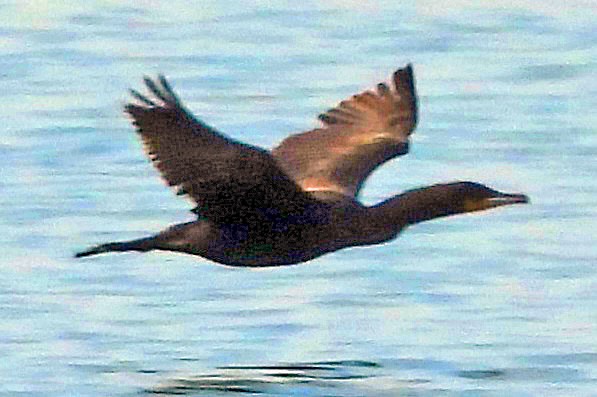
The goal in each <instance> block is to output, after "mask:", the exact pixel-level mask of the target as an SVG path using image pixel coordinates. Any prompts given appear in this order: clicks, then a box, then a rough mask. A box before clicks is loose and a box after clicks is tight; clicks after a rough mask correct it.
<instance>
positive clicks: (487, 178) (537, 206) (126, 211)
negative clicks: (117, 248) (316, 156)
mask: <svg viewBox="0 0 597 397" xmlns="http://www.w3.org/2000/svg"><path fill="white" fill-rule="evenodd" d="M82 4H83V3H81V5H74V4H69V5H60V4H53V5H52V6H43V4H42V3H41V2H6V3H5V4H4V5H2V6H1V7H0V15H1V17H2V20H3V21H4V23H3V27H2V28H0V38H1V39H0V64H1V66H2V68H1V69H0V70H1V71H0V84H1V85H2V87H3V90H2V95H1V97H0V101H1V103H0V105H1V106H0V109H2V110H1V112H2V114H3V117H2V120H3V127H2V128H1V129H0V131H1V132H0V165H1V170H2V178H1V181H0V191H1V192H2V194H1V195H0V225H1V226H2V230H3V233H1V234H0V248H1V249H2V254H3V259H2V261H0V263H1V266H0V316H1V317H2V319H3V320H2V321H1V322H0V353H1V355H2V357H3V360H1V362H0V395H1V396H20V395H22V396H31V395H40V396H65V395H73V396H75V395H76V396H107V395H109V396H130V395H157V394H159V395H188V396H192V395H206V396H215V395H239V396H240V395H251V394H253V395H255V394H258V395H264V396H288V395H309V396H364V395H366V396H396V395H415V396H460V395H463V396H503V395H516V396H536V395H561V396H570V395H574V396H590V395H594V390H597V381H596V377H597V365H596V364H597V330H596V328H595V324H597V315H596V313H597V294H596V292H595V291H597V288H596V287H597V276H596V275H595V274H596V271H595V264H596V263H597V245H596V244H595V243H596V241H595V237H594V235H595V232H594V231H595V230H596V228H597V223H596V222H595V219H596V215H597V201H596V200H595V197H597V195H596V193H597V183H596V182H595V175H597V162H595V156H596V154H597V138H596V137H597V135H596V134H595V127H594V126H595V117H594V114H595V112H594V110H595V108H596V105H597V104H596V101H595V98H596V97H597V96H596V95H595V94H596V86H595V79H594V73H595V59H596V55H597V54H596V51H595V42H596V40H595V39H596V35H595V31H596V30H595V25H594V21H593V19H594V18H593V17H592V12H591V9H590V7H589V5H590V3H588V2H583V1H573V2H568V3H566V5H563V4H559V3H558V4H557V5H556V4H555V3H554V2H544V3H542V4H541V5H538V4H536V3H534V2H526V1H523V2H516V3H511V2H497V3H492V4H493V5H492V6H486V7H483V8H471V7H470V4H468V2H462V4H460V2H455V3H451V4H452V5H451V6H450V7H443V8H442V7H439V6H438V4H437V3H436V2H425V1H424V2H417V3H416V5H415V4H414V3H413V4H408V5H407V4H403V5H402V6H401V7H399V6H398V5H397V4H398V3H395V2H379V3H377V2H365V3H361V2H354V3H353V2H350V1H332V2H326V5H323V6H322V5H318V3H314V2H305V3H301V4H302V5H296V4H294V3H293V2H288V3H285V2H280V3H276V4H268V3H267V2H258V3H257V5H255V4H250V5H249V4H242V3H241V4H240V5H239V3H236V2H234V3H232V2H203V3H202V5H201V6H194V8H191V7H190V5H189V4H190V3H187V2H169V3H168V5H166V3H156V2H139V3H135V5H131V6H124V5H123V3H119V2H113V1H95V2H87V3H85V5H82ZM44 7H45V8H44ZM407 62H412V63H413V64H414V67H415V73H416V77H417V83H418V90H419V94H420V105H421V117H420V120H421V122H420V124H419V128H418V129H417V132H416V134H415V135H414V136H413V146H412V147H413V150H412V152H411V153H410V154H409V155H408V156H407V157H404V158H402V159H399V160H397V161H394V162H391V163H390V164H388V165H386V166H385V167H383V169H380V170H379V171H378V172H376V173H375V174H374V175H373V177H372V178H371V179H370V180H369V181H368V183H367V185H366V187H365V189H364V192H363V195H364V196H363V200H364V201H365V202H367V203H373V202H376V201H379V200H382V199H384V198H386V197H388V196H389V195H392V194H395V193H397V192H400V191H402V190H404V189H408V188H412V187H416V186H421V185H425V184H431V183H437V182H445V181H452V180H475V181H479V182H482V183H485V184H488V185H490V186H493V187H495V188H497V189H499V190H503V191H523V192H525V193H527V194H529V195H530V196H531V198H532V201H533V203H532V205H531V206H517V207H511V208H504V209H500V210H496V211H492V212H487V213H483V214H478V215H466V216H459V217H454V218H450V219H445V220H438V221H434V222H429V223H426V224H421V225H418V226H417V227H414V228H412V229H410V230H408V231H406V232H405V233H404V234H403V235H402V236H401V238H400V239H398V240H397V241H395V242H392V243H390V244H386V245H382V246H377V247H369V248H355V249H348V250H343V251H340V252H337V253H334V254H331V255H327V256H324V257H322V258H320V259H317V260H314V261H311V262H309V263H307V264H304V265H301V266H294V267H287V268H278V269H267V270H247V269H231V268H227V267H222V266H217V265H214V264H213V263H210V262H209V261H207V260H203V259H200V258H194V257H190V256H184V255H176V254H165V253H151V254H145V255H140V254H134V253H133V254H121V255H111V256H99V257H95V258H89V259H87V260H75V259H73V258H72V255H73V253H74V252H76V251H77V250H80V249H82V248H84V247H86V246H87V245H89V244H93V243H99V242H104V241H111V240H122V239H129V238H135V237H140V236H144V235H146V234H149V233H154V232H157V231H159V230H161V229H163V228H164V227H166V226H167V225H170V224H172V223H176V222H181V221H184V220H188V219H191V218H192V216H191V214H190V213H189V212H188V210H189V209H190V208H192V207H191V204H190V203H188V202H185V201H184V200H181V199H179V198H176V197H175V196H174V195H173V194H172V192H171V191H169V189H168V188H166V187H165V186H164V185H163V183H162V182H161V181H160V179H159V177H158V175H157V172H156V171H155V170H154V169H153V168H152V167H151V165H150V164H149V163H148V161H147V160H146V158H145V156H144V154H143V153H142V150H141V145H140V143H139V142H138V141H137V138H136V136H135V134H134V133H133V130H132V128H131V127H130V125H129V123H128V121H127V120H126V119H125V118H124V117H123V116H122V112H121V106H122V104H123V103H124V102H125V101H126V100H127V96H126V90H127V89H128V88H129V87H136V88H140V87H141V77H142V75H144V74H149V75H152V74H155V73H157V72H163V73H165V74H166V75H167V76H168V77H169V78H170V79H171V81H172V84H173V86H174V87H175V89H176V91H177V92H178V93H179V94H180V96H181V98H182V99H183V100H184V101H185V103H186V104H187V106H188V107H189V108H190V109H191V110H192V111H193V112H195V113H196V114H197V115H199V116H200V117H201V118H202V119H203V120H205V121H206V122H208V123H211V124H213V125H216V126H217V127H218V128H220V129H221V130H223V131H226V132H227V133H228V134H230V135H231V136H233V137H235V138H237V139H241V140H245V141H247V142H251V143H253V144H258V145H263V146H266V147H272V146H274V145H276V144H277V143H278V142H279V141H280V140H281V139H283V138H284V137H285V136H286V135H288V134H289V133H292V132H297V131H302V130H305V129H308V128H312V127H314V126H316V125H317V123H316V118H315V116H316V115H317V114H318V113H319V112H321V111H323V110H325V109H327V108H329V107H331V106H333V105H335V104H336V103H337V102H338V101H339V100H341V99H344V98H346V97H347V96H349V95H351V94H353V93H356V92H359V91H360V90H362V89H365V88H368V87H372V86H373V85H374V84H376V83H377V82H379V81H381V80H384V79H387V78H389V76H390V74H391V72H393V71H394V70H395V69H396V68H398V67H401V66H403V65H404V64H406V63H407Z"/></svg>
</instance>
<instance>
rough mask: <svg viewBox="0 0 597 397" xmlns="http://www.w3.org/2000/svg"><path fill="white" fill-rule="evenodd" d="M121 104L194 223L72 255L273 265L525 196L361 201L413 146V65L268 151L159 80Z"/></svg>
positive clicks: (455, 186) (435, 190) (469, 185)
mask: <svg viewBox="0 0 597 397" xmlns="http://www.w3.org/2000/svg"><path fill="white" fill-rule="evenodd" d="M144 81H145V85H146V86H147V89H148V91H149V95H143V94H141V93H139V92H138V91H135V90H131V95H132V97H133V98H134V102H132V103H129V104H127V105H125V108H124V110H125V112H126V113H127V114H128V115H129V116H130V117H131V119H132V122H133V124H134V126H135V127H136V130H137V132H138V134H139V135H140V137H141V139H142V141H143V143H144V147H145V150H146V152H147V154H148V155H149V158H150V159H151V160H152V162H153V164H154V165H155V166H156V168H157V169H158V170H159V171H160V173H161V175H162V177H163V178H164V179H165V181H166V182H167V183H168V184H169V185H170V186H173V187H175V188H176V190H177V193H178V194H179V195H187V196H188V197H190V198H191V199H192V201H193V202H194V203H195V204H196V206H195V208H193V209H192V212H194V213H195V214H196V219H195V220H194V221H192V222H186V223H182V224H177V225H173V226H171V227H169V228H167V229H165V230H164V231H162V232H160V233H158V234H157V235H154V236H150V237H145V238H140V239H136V240H131V241H124V242H112V243H107V244H101V245H98V246H95V247H92V248H90V249H88V250H86V251H83V252H80V253H78V254H76V257H86V256H90V255H96V254H101V253H106V252H116V251H118V252H121V251H141V252H145V251H151V250H164V251H175V252H182V253H186V254H191V255H198V256H200V257H204V258H207V259H209V260H211V261H214V262H218V263H221V264H225V265H230V266H251V267H263V266H281V265H291V264H297V263H301V262H305V261H308V260H311V259H313V258H316V257H318V256H321V255H323V254H326V253H330V252H333V251H336V250H339V249H342V248H347V247H353V246H363V245H372V244H380V243H383V242H387V241H390V240H392V239H394V238H395V237H396V236H397V235H398V234H399V233H400V232H401V231H403V230H404V229H405V228H407V227H409V226H412V225H414V224H417V223H419V222H424V221H428V220H431V219H435V218H440V217H445V216H450V215H455V214H461V213H468V212H473V211H482V210H486V209H490V208H495V207H500V206H504V205H509V204H517V203H527V202H529V199H528V197H527V196H525V195H523V194H507V193H501V192H499V191H496V190H494V189H491V188H489V187H487V186H484V185H482V184H479V183H475V182H453V183H446V184H437V185H432V186H426V187H422V188H418V189H414V190H409V191H406V192H403V193H402V194H399V195H396V196H394V197H391V198H389V199H387V200H385V201H383V202H380V203H378V204H375V205H372V206H366V205H363V204H362V203H361V202H359V200H358V196H359V192H360V190H361V188H362V187H363V182H364V181H365V180H366V179H367V177H368V176H369V174H370V173H371V172H372V171H373V170H374V169H375V168H377V167H378V166H380V165H381V164H383V163H385V162H386V161H388V160H390V159H392V158H395V157H397V156H402V155H405V154H407V153H408V152H409V136H410V135H411V134H412V133H413V131H414V129H415V126H416V124H417V111H418V110H417V95H416V90H415V80H414V76H413V68H412V66H411V65H410V64H409V65H407V66H405V67H404V68H401V69H398V70H397V71H396V72H394V74H393V76H392V78H391V82H390V84H389V85H388V84H386V83H380V84H378V85H377V86H376V87H375V89H373V90H368V91H365V92H362V93H360V94H357V95H353V96H352V97H351V98H349V99H347V100H344V101H342V102H340V103H339V104H338V105H337V106H336V107H334V108H332V109H330V110H328V111H327V112H325V113H323V114H321V115H319V119H320V121H321V123H322V124H321V127H319V128H316V129H313V130H310V131H307V132H303V133H300V134H296V135H291V136H289V137H287V138H286V139H284V140H283V141H282V142H281V143H280V144H279V145H278V146H277V147H275V148H274V149H273V150H271V151H268V150H265V149H262V148H259V147H256V146H252V145H249V144H246V143H243V142H239V141H237V140H234V139H232V138H230V137H228V136H226V135H224V134H222V133H221V132H219V131H217V130H215V129H214V128H212V127H211V126H209V125H207V124H205V123H203V122H202V121H201V120H199V119H197V118H195V117H194V116H193V115H192V114H191V113H190V112H189V111H188V110H187V109H186V108H185V107H184V105H183V104H182V102H181V101H180V99H179V98H178V96H177V95H176V94H175V93H174V91H173V90H172V88H171V87H170V84H169V83H168V81H167V80H166V79H165V77H164V76H162V75H159V76H158V77H157V79H154V80H152V79H150V78H148V77H145V79H144Z"/></svg>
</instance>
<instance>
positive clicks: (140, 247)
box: [75, 237, 156, 258]
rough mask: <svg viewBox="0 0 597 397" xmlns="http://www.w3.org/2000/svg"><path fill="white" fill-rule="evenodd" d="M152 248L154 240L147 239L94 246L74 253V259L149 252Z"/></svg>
mask: <svg viewBox="0 0 597 397" xmlns="http://www.w3.org/2000/svg"><path fill="white" fill-rule="evenodd" d="M154 248H156V246H155V238H154V237H147V238H140V239H138V240H131V241H121V242H115V243H107V244H100V245H96V246H95V247H91V248H89V249H87V250H85V251H81V252H78V253H76V254H75V258H83V257H86V256H91V255H97V254H103V253H105V252H123V251H150V250H152V249H154Z"/></svg>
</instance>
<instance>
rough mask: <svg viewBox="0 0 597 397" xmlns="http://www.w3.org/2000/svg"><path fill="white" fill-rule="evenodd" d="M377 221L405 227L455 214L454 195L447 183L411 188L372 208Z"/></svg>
mask: <svg viewBox="0 0 597 397" xmlns="http://www.w3.org/2000/svg"><path fill="white" fill-rule="evenodd" d="M370 211H371V216H372V217H373V218H374V219H375V220H376V223H379V224H386V225H393V226H394V227H395V228H397V231H400V229H402V228H403V227H406V226H409V225H414V224H416V223H419V222H424V221H428V220H431V219H435V218H440V217H444V216H449V215H454V214H457V213H459V212H461V211H458V210H456V208H455V205H454V202H453V196H452V195H451V194H449V190H448V189H446V185H433V186H428V187H424V188H420V189H414V190H409V191H407V192H404V193H402V194H400V195H398V196H394V197H392V198H390V199H388V200H386V201H383V202H381V203H379V204H377V205H375V206H373V207H371V208H370Z"/></svg>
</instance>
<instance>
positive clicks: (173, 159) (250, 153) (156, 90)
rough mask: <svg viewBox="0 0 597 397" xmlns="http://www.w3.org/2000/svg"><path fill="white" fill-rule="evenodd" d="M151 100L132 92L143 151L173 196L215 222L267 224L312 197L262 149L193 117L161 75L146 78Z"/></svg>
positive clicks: (127, 108)
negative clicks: (183, 198) (187, 201)
mask: <svg viewBox="0 0 597 397" xmlns="http://www.w3.org/2000/svg"><path fill="white" fill-rule="evenodd" d="M144 81H145V85H146V86H147V88H148V90H149V92H150V94H151V96H152V97H151V98H149V97H148V96H145V95H143V94H140V93H139V92H137V91H135V90H131V94H132V96H133V97H134V98H135V99H136V100H137V102H139V103H137V104H136V103H129V104H127V105H126V106H125V108H124V109H125V112H126V113H128V115H130V117H131V118H132V122H133V124H134V125H135V126H136V128H137V132H138V133H139V135H140V136H141V138H142V140H143V143H144V147H145V150H146V152H147V154H148V156H149V158H150V159H151V160H152V161H153V164H154V165H155V166H156V168H157V169H158V170H159V171H160V172H161V174H162V176H163V177H164V179H165V180H166V182H167V183H168V184H169V185H171V186H174V187H176V191H177V194H179V195H188V196H190V197H191V198H192V199H193V200H194V201H195V202H196V203H197V207H196V208H195V209H194V210H193V211H194V212H197V213H198V214H199V215H200V216H202V217H205V218H207V219H210V220H212V221H214V222H216V223H247V222H269V221H273V220H275V219H276V218H280V217H285V216H290V215H292V214H296V213H300V212H301V211H302V210H304V207H305V205H308V204H309V202H310V200H313V199H312V198H311V196H310V195H309V194H308V193H306V192H304V191H302V189H301V188H300V187H299V186H298V185H297V184H296V183H295V182H294V181H293V180H292V179H291V178H290V177H289V176H288V175H286V173H285V172H284V171H283V170H282V169H281V168H280V166H279V165H278V163H277V162H276V160H275V159H274V158H273V157H272V156H271V154H270V153H269V152H267V151H266V150H263V149H260V148H257V147H254V146H250V145H246V144H243V143H240V142H237V141H235V140H233V139H230V138H228V137H226V136H224V135H223V134H221V133H219V132H217V131H216V130H214V129H213V128H211V127H209V126H208V125H206V124H204V123H203V122H201V121H199V120H197V119H196V118H195V117H193V115H192V114H191V113H190V112H188V111H187V110H186V109H185V108H184V107H183V106H182V104H181V103H180V101H179V99H178V97H177V96H176V94H175V93H174V91H173V90H172V88H171V87H170V85H169V84H168V82H167V81H166V79H165V78H164V77H163V76H159V77H158V79H157V80H156V81H154V80H151V79H150V78H148V77H145V78H144Z"/></svg>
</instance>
